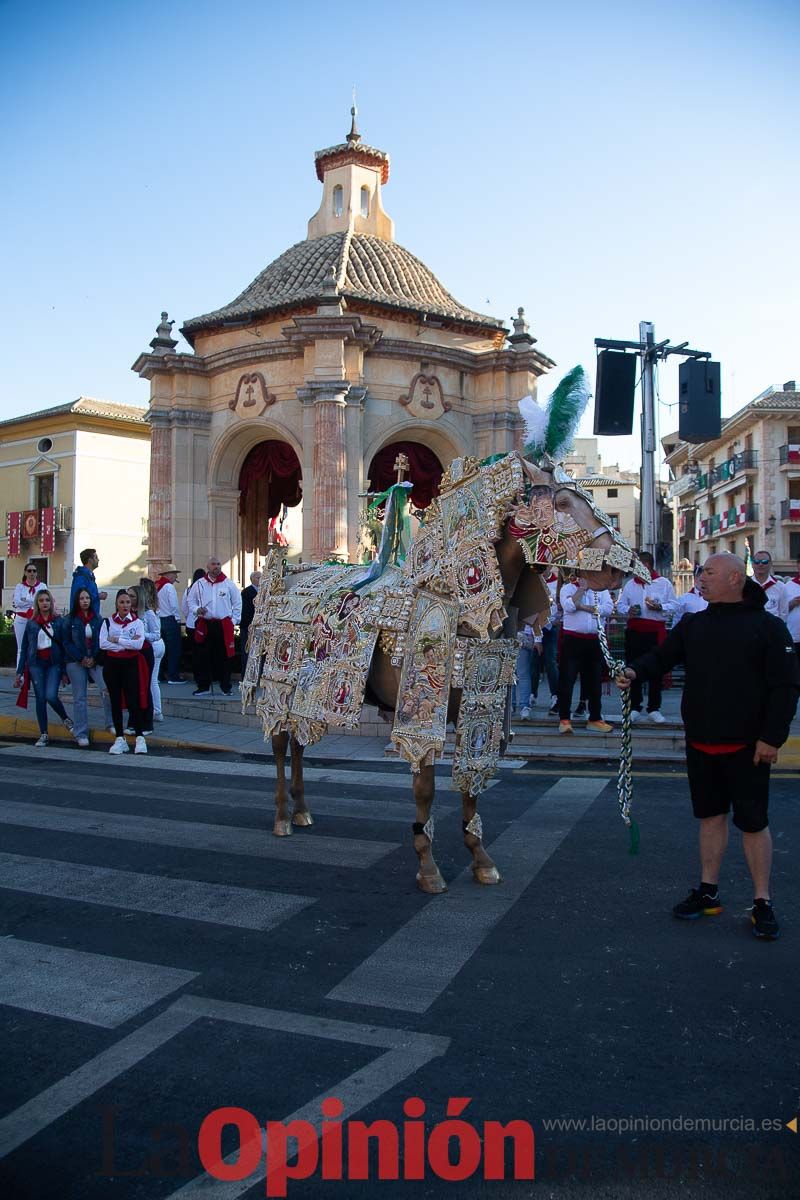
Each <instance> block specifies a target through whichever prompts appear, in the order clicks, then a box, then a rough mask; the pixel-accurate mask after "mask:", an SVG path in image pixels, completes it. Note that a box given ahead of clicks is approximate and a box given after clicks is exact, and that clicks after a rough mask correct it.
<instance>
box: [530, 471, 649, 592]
mask: <svg viewBox="0 0 800 1200" xmlns="http://www.w3.org/2000/svg"><path fill="white" fill-rule="evenodd" d="M522 466H523V471H524V474H525V478H526V481H527V486H526V488H525V494H524V497H523V499H522V501H521V502H520V503H519V504H518V505H517V506H516V507H515V508H514V510H513V511H512V514H511V517H510V519H509V528H510V531H511V533H512V534H513V535H514V536H515V537H516V538H518V539H519V540H520V542H521V543H522V544H523V551H524V552H525V556H526V559H527V561H528V562H529V563H530V565H531V566H540V567H541V568H542V569H544V568H546V567H548V566H550V567H566V568H568V569H571V570H576V571H580V573H581V575H582V576H583V578H584V579H585V580H586V581H587V583H588V584H589V586H590V587H592V588H594V589H595V590H597V591H600V590H602V589H604V588H616V587H619V586H620V584H621V583H622V581H623V579H624V578H625V576H626V575H630V574H632V573H634V574H636V575H638V576H641V577H642V578H645V579H649V573H648V571H647V568H646V567H645V566H644V564H643V563H642V562H641V561H640V560H639V558H638V557H637V555H636V554H635V553H634V551H633V550H632V549H631V547H630V546H629V545H628V543H627V542H626V541H625V539H624V538H623V537H622V536H621V535H620V533H619V532H618V531H617V530H616V529H614V528H613V526H612V523H611V519H610V518H609V517H608V516H607V515H606V513H604V512H602V511H601V510H600V509H599V508H598V507H597V505H596V504H595V502H594V499H593V497H592V495H591V493H590V492H587V491H585V490H584V489H583V488H582V487H581V486H580V483H579V481H577V480H575V479H572V478H571V477H570V476H569V475H567V474H566V472H565V471H564V470H563V468H561V467H560V466H556V465H555V464H553V463H551V462H549V461H547V460H545V461H544V463H543V464H542V465H537V464H536V463H532V462H528V461H527V460H526V459H523V460H522Z"/></svg>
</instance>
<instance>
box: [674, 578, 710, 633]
mask: <svg viewBox="0 0 800 1200" xmlns="http://www.w3.org/2000/svg"><path fill="white" fill-rule="evenodd" d="M702 574H703V568H702V567H698V568H697V569H696V571H695V573H694V587H693V588H692V589H691V591H688V592H684V594H683V595H682V596H676V597H675V609H674V614H675V615H674V618H673V621H672V628H673V629H674V628H675V626H676V625H677V624H678V621H680V620H681V618H682V617H685V616H686V614H687V613H694V612H702V611H703V609H704V608H708V601H707V600H706V598H705V596H702V595H701V594H700V576H701V575H702Z"/></svg>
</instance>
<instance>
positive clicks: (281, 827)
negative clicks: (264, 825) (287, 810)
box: [272, 821, 292, 837]
mask: <svg viewBox="0 0 800 1200" xmlns="http://www.w3.org/2000/svg"><path fill="white" fill-rule="evenodd" d="M272 832H273V833H274V835H275V837H290V836H291V832H292V822H291V821H276V822H275V824H274V825H273V826H272Z"/></svg>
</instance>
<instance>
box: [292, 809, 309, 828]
mask: <svg viewBox="0 0 800 1200" xmlns="http://www.w3.org/2000/svg"><path fill="white" fill-rule="evenodd" d="M292 824H293V825H313V824H314V818H313V817H312V815H311V813H310V812H308V811H305V812H296V813H295V814H294V815H293V817H292Z"/></svg>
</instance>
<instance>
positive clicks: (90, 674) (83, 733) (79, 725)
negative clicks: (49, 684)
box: [67, 662, 112, 737]
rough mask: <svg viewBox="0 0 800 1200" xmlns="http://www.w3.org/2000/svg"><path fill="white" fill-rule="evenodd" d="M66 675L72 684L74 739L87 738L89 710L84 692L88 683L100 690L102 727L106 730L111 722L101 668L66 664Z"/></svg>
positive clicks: (109, 704) (72, 663) (109, 703)
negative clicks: (93, 684) (90, 682)
mask: <svg viewBox="0 0 800 1200" xmlns="http://www.w3.org/2000/svg"><path fill="white" fill-rule="evenodd" d="M67 675H68V676H69V681H70V683H71V684H72V708H73V712H74V714H75V716H74V720H75V737H88V736H89V710H88V706H87V704H86V691H87V688H88V686H89V681H90V680H91V681H92V683H95V684H96V685H97V687H99V689H100V698H101V699H102V701H103V725H104V726H105V728H106V729H108V726H109V725H110V724H111V723H112V721H111V701H110V700H109V698H108V692H107V691H106V688H105V684H104V683H103V671H102V668H101V667H82V666H81V664H80V663H77V662H68V663H67Z"/></svg>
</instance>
